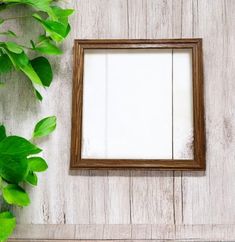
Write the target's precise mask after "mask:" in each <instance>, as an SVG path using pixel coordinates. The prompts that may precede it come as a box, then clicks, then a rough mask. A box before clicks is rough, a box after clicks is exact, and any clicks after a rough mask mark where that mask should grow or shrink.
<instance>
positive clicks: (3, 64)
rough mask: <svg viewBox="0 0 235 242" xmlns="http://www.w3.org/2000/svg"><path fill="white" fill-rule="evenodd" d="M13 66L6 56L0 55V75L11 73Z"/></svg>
mask: <svg viewBox="0 0 235 242" xmlns="http://www.w3.org/2000/svg"><path fill="white" fill-rule="evenodd" d="M12 67H13V65H12V63H11V60H10V59H9V57H8V55H6V54H3V55H0V74H2V73H6V72H9V71H11V69H12Z"/></svg>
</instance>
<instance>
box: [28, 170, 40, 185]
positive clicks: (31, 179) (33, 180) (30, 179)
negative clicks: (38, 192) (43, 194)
mask: <svg viewBox="0 0 235 242" xmlns="http://www.w3.org/2000/svg"><path fill="white" fill-rule="evenodd" d="M25 181H27V182H28V183H29V184H31V185H33V186H37V184H38V178H37V175H36V174H35V173H34V172H32V171H29V173H28V175H27V177H26V178H25Z"/></svg>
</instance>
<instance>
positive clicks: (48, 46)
mask: <svg viewBox="0 0 235 242" xmlns="http://www.w3.org/2000/svg"><path fill="white" fill-rule="evenodd" d="M33 49H34V50H36V51H38V52H40V53H42V54H46V55H60V54H62V50H61V49H59V48H58V47H57V46H55V45H54V44H52V41H51V40H50V39H49V38H48V37H46V36H45V35H42V36H40V37H39V42H38V43H37V44H36V45H34V46H33Z"/></svg>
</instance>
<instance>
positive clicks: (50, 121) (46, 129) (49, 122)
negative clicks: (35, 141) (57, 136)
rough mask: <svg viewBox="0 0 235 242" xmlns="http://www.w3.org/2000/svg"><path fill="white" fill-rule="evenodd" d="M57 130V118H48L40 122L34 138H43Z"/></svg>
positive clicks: (36, 127)
mask: <svg viewBox="0 0 235 242" xmlns="http://www.w3.org/2000/svg"><path fill="white" fill-rule="evenodd" d="M55 128H56V117H55V116H52V117H47V118H44V119H42V120H41V121H39V122H38V123H37V124H36V126H35V129H34V132H33V137H34V138H36V137H43V136H46V135H49V134H50V133H52V132H53V131H54V130H55Z"/></svg>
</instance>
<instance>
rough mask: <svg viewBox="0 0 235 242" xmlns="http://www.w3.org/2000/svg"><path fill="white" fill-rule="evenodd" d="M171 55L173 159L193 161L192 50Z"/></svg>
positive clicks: (177, 51)
mask: <svg viewBox="0 0 235 242" xmlns="http://www.w3.org/2000/svg"><path fill="white" fill-rule="evenodd" d="M173 53H174V54H173V60H174V61H173V63H174V64H173V110H174V111H173V137H174V138H173V145H174V147H173V151H174V152H173V153H174V157H173V158H174V159H193V81H192V50H190V49H184V50H183V49H182V50H174V52H173Z"/></svg>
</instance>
